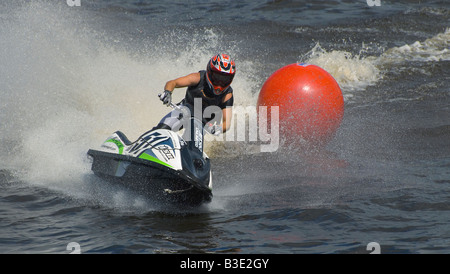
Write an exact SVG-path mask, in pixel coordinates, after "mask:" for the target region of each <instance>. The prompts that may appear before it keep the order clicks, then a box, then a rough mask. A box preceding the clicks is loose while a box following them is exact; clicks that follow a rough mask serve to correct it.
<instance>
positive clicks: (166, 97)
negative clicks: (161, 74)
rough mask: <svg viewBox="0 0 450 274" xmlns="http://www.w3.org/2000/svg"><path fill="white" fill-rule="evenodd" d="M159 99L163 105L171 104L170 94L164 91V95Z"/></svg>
mask: <svg viewBox="0 0 450 274" xmlns="http://www.w3.org/2000/svg"><path fill="white" fill-rule="evenodd" d="M159 99H160V100H161V101H162V102H163V104H164V105H167V106H168V105H170V103H172V92H171V91H168V90H167V89H166V90H165V91H164V93H163V94H161V95H160V96H159Z"/></svg>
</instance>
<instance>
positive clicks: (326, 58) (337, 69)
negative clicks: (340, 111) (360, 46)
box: [302, 43, 382, 99]
mask: <svg viewBox="0 0 450 274" xmlns="http://www.w3.org/2000/svg"><path fill="white" fill-rule="evenodd" d="M302 58H304V59H306V60H305V61H304V62H306V63H310V64H314V65H317V66H319V67H322V68H323V69H325V70H326V71H328V72H329V73H330V74H331V75H332V76H333V77H334V78H335V79H336V81H337V82H338V83H339V85H340V87H341V88H342V89H343V90H355V89H363V88H365V87H367V86H369V85H373V84H375V83H376V82H377V81H378V80H380V79H381V78H382V73H381V72H380V70H379V69H378V68H377V66H376V58H373V57H362V56H361V53H360V54H356V55H355V54H352V53H350V52H347V51H340V50H333V51H330V52H328V51H327V50H325V49H323V48H322V47H321V46H320V44H319V43H317V44H316V45H315V46H314V47H313V48H312V49H311V50H310V51H309V52H307V53H306V54H305V55H304V57H302ZM349 95H350V94H349V93H344V99H348V96H349ZM346 96H347V98H346Z"/></svg>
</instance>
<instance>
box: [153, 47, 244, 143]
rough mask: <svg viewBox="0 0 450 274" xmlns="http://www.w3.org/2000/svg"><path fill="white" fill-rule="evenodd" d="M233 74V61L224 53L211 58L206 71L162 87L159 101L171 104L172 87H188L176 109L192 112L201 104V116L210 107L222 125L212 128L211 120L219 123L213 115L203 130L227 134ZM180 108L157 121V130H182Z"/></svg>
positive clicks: (205, 122) (206, 121) (230, 113)
mask: <svg viewBox="0 0 450 274" xmlns="http://www.w3.org/2000/svg"><path fill="white" fill-rule="evenodd" d="M235 73H236V65H235V63H234V61H233V59H232V58H231V57H230V56H229V55H227V54H217V55H215V56H213V57H212V58H211V59H210V60H209V62H208V65H207V66H206V70H201V71H199V72H194V73H191V74H188V75H186V76H183V77H180V78H176V79H174V80H170V81H168V82H167V83H166V85H165V86H164V93H163V94H161V96H160V99H161V101H163V103H164V104H165V105H170V103H171V102H172V92H173V90H174V89H175V88H182V87H187V90H186V96H185V98H184V99H183V100H182V101H181V102H180V103H179V104H178V105H179V106H187V107H188V108H189V109H190V110H191V111H192V110H193V107H197V106H195V104H194V99H197V98H200V99H201V100H196V102H199V101H201V106H202V109H201V111H202V112H201V113H202V114H203V111H204V110H205V109H206V108H207V107H209V106H216V107H218V109H220V110H221V113H215V114H217V115H219V116H222V121H221V126H220V125H214V124H212V123H210V121H212V120H215V121H220V117H215V115H214V114H213V115H212V117H211V119H206V120H205V119H204V120H203V123H204V124H205V129H206V130H208V131H209V132H210V133H212V134H214V135H218V134H220V133H221V132H225V131H227V130H228V129H229V128H230V126H231V117H232V108H231V107H232V106H233V101H234V98H233V89H232V88H231V86H230V85H231V82H232V81H233V78H234V75H235ZM180 113H181V111H180V110H179V109H174V110H172V111H171V112H170V113H169V114H167V115H166V116H165V117H164V118H162V120H161V121H160V122H159V124H158V126H157V127H156V128H165V129H171V130H179V129H181V127H182V123H181V121H180V117H181V116H180Z"/></svg>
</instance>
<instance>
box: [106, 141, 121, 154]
mask: <svg viewBox="0 0 450 274" xmlns="http://www.w3.org/2000/svg"><path fill="white" fill-rule="evenodd" d="M105 143H114V144H116V146H117V147H118V148H119V154H122V152H123V144H122V142H120V141H119V140H116V139H109V140H107V141H106V142H105Z"/></svg>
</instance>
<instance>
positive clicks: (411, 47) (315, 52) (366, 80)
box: [300, 28, 450, 100]
mask: <svg viewBox="0 0 450 274" xmlns="http://www.w3.org/2000/svg"><path fill="white" fill-rule="evenodd" d="M449 41H450V28H447V29H446V30H445V31H444V32H443V33H438V34H436V35H435V36H433V37H431V38H429V39H426V40H425V41H416V42H414V43H412V44H405V45H403V46H400V47H393V48H390V49H388V50H386V51H385V52H384V53H383V54H381V55H380V56H366V55H367V54H366V49H365V46H364V44H363V45H362V48H361V51H360V52H359V53H358V54H352V53H351V52H347V51H341V50H331V51H327V50H326V49H324V48H322V47H321V46H320V43H317V44H316V45H315V46H314V47H313V48H312V49H311V50H310V51H309V52H307V53H306V54H304V55H303V56H302V57H301V58H300V59H301V62H306V63H310V64H314V65H317V66H320V67H322V68H324V69H325V70H326V71H328V72H329V73H330V74H331V75H332V76H333V77H334V78H335V79H336V81H337V82H338V83H339V85H340V87H341V89H342V90H343V93H344V94H343V95H344V99H346V100H348V99H349V98H351V97H352V96H353V93H354V91H356V90H362V89H365V88H366V87H368V86H371V85H375V84H377V83H379V82H380V81H381V80H382V79H383V75H384V73H385V66H386V65H400V66H402V64H405V63H407V62H409V61H417V62H438V61H447V60H450V51H449ZM406 69H408V67H406Z"/></svg>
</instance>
